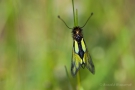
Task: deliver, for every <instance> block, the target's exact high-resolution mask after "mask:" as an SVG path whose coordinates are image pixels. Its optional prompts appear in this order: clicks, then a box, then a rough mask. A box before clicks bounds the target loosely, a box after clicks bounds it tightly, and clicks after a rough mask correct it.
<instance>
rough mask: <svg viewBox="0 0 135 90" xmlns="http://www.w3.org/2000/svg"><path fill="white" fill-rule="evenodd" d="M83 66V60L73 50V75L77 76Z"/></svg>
mask: <svg viewBox="0 0 135 90" xmlns="http://www.w3.org/2000/svg"><path fill="white" fill-rule="evenodd" d="M81 64H82V59H81V58H80V56H79V55H78V54H76V53H75V52H74V50H73V58H72V65H71V73H72V75H73V76H75V75H76V73H77V71H78V70H79V68H80V65H81Z"/></svg>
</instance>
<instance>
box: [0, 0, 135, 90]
mask: <svg viewBox="0 0 135 90" xmlns="http://www.w3.org/2000/svg"><path fill="white" fill-rule="evenodd" d="M134 3H135V2H134V1H133V0H132V1H131V0H125V1H122V0H119V1H116V0H109V1H108V0H104V1H94V0H83V1H81V0H75V7H76V8H78V14H79V17H78V18H79V25H80V26H82V25H83V24H84V23H85V21H86V20H87V17H88V16H89V15H90V13H91V12H93V13H94V16H93V17H92V18H91V20H90V21H89V23H88V24H87V25H86V27H84V29H83V30H84V31H83V33H84V39H85V41H86V44H87V47H88V50H89V52H90V54H91V56H92V59H93V62H94V64H95V67H96V73H95V75H92V74H91V73H90V72H89V71H88V70H87V69H80V77H81V85H82V88H83V89H84V90H108V89H109V90H133V89H134V88H135V87H134V85H135V71H134V69H135V56H134V55H135V48H134V45H135V41H134V38H135V25H134V23H135V12H134V8H135V6H134ZM58 15H60V16H61V17H62V18H63V19H64V20H65V21H66V22H67V24H68V25H69V26H70V27H72V26H73V14H72V3H71V0H64V1H63V0H53V1H52V0H48V1H47V0H45V1H44V0H29V1H26V0H9V1H6V0H1V1H0V90H74V89H75V88H76V78H72V77H71V75H70V64H71V56H72V37H71V30H69V29H67V28H66V27H65V25H64V24H63V23H62V22H61V21H60V20H59V19H57V16H58ZM64 66H66V67H67V70H68V73H69V75H70V79H69V78H68V77H67V74H66V71H65V68H64Z"/></svg>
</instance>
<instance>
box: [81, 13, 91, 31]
mask: <svg viewBox="0 0 135 90" xmlns="http://www.w3.org/2000/svg"><path fill="white" fill-rule="evenodd" d="M92 15H93V13H91V15H90V16H89V18H88V19H87V21H86V23H85V24H84V25H83V26H82V27H81V28H83V27H84V26H85V25H86V24H87V22H88V21H89V19H90V18H91V16H92Z"/></svg>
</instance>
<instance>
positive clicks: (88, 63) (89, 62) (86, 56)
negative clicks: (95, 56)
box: [83, 50, 95, 74]
mask: <svg viewBox="0 0 135 90" xmlns="http://www.w3.org/2000/svg"><path fill="white" fill-rule="evenodd" d="M83 61H84V62H85V66H86V67H87V69H88V70H89V71H90V72H91V73H93V74H94V73H95V66H94V64H93V61H92V59H91V56H90V55H89V53H88V50H86V52H85V53H84V57H83Z"/></svg>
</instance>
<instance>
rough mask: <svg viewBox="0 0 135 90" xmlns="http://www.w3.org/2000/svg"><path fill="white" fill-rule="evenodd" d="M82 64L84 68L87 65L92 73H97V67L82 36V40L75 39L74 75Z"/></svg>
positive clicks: (72, 63) (72, 65) (72, 62)
mask: <svg viewBox="0 0 135 90" xmlns="http://www.w3.org/2000/svg"><path fill="white" fill-rule="evenodd" d="M80 66H81V67H82V68H84V67H86V68H87V69H88V70H89V71H90V72H91V73H93V74H94V73H95V67H94V64H93V62H92V59H91V57H90V55H89V53H88V50H87V48H86V44H85V41H84V39H83V38H82V39H81V41H80V42H78V41H76V40H74V42H73V51H72V61H71V73H72V75H73V76H75V75H76V73H77V71H78V70H79V68H80Z"/></svg>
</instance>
